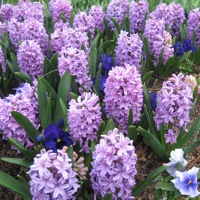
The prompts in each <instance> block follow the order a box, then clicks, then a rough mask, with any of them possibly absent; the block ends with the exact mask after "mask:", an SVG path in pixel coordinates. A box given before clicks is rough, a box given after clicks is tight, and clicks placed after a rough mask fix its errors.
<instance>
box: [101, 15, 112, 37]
mask: <svg viewBox="0 0 200 200" xmlns="http://www.w3.org/2000/svg"><path fill="white" fill-rule="evenodd" d="M103 21H104V26H105V34H106V36H107V37H108V40H109V39H112V35H113V34H112V31H111V29H110V27H109V26H108V22H107V20H106V18H105V17H104V20H103Z"/></svg>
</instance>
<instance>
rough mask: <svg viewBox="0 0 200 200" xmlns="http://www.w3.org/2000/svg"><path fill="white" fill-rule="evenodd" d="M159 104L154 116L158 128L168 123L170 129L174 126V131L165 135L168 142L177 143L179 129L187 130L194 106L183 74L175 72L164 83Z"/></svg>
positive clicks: (158, 96)
mask: <svg viewBox="0 0 200 200" xmlns="http://www.w3.org/2000/svg"><path fill="white" fill-rule="evenodd" d="M157 104H158V105H157V108H156V113H155V116H154V120H155V123H156V125H157V129H158V130H160V128H161V125H166V126H167V127H168V128H169V129H173V127H174V128H175V129H173V131H174V132H172V131H171V130H170V132H168V134H167V135H165V137H166V139H167V141H168V142H170V143H175V142H176V137H177V136H178V134H176V133H178V132H177V130H178V129H180V128H183V130H184V131H185V132H187V125H188V123H189V121H190V109H191V107H192V91H191V88H190V87H189V86H188V85H187V84H186V83H185V82H184V75H183V74H181V73H180V74H178V75H175V74H173V75H172V77H171V78H169V79H168V80H167V81H166V82H164V83H163V86H162V89H161V90H160V91H159V92H158V94H157ZM175 132H176V133H175ZM172 137H174V138H172Z"/></svg>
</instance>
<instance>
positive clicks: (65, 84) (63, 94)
mask: <svg viewBox="0 0 200 200" xmlns="http://www.w3.org/2000/svg"><path fill="white" fill-rule="evenodd" d="M70 85H71V76H70V75H69V73H68V72H65V73H64V74H63V76H62V78H61V80H60V84H59V86H58V96H57V103H56V110H55V115H54V119H53V122H54V123H56V122H57V121H58V120H59V119H60V113H62V107H61V105H60V99H62V100H63V102H65V105H66V107H67V101H66V100H67V96H68V94H69V90H70Z"/></svg>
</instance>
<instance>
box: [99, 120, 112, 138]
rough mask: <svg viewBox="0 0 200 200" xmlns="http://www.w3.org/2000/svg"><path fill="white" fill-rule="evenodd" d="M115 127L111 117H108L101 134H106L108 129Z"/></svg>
mask: <svg viewBox="0 0 200 200" xmlns="http://www.w3.org/2000/svg"><path fill="white" fill-rule="evenodd" d="M114 128H115V123H114V122H113V120H112V119H110V120H109V121H108V122H107V124H106V127H105V130H104V131H103V133H102V135H103V134H104V135H107V134H108V131H110V130H113V129H114Z"/></svg>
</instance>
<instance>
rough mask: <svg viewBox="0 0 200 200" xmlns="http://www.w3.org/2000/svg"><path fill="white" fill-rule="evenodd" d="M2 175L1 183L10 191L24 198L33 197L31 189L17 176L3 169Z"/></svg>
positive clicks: (29, 198) (26, 199)
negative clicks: (18, 179)
mask: <svg viewBox="0 0 200 200" xmlns="http://www.w3.org/2000/svg"><path fill="white" fill-rule="evenodd" d="M0 177H1V178H0V185H1V186H2V187H5V188H7V189H9V190H10V191H12V192H14V193H15V194H17V195H19V196H20V197H22V198H23V199H24V200H31V199H32V197H31V193H30V191H29V190H27V188H26V187H24V185H23V184H21V183H20V182H19V181H17V180H16V179H15V178H13V177H12V176H10V175H9V174H6V173H4V172H3V171H0Z"/></svg>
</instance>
